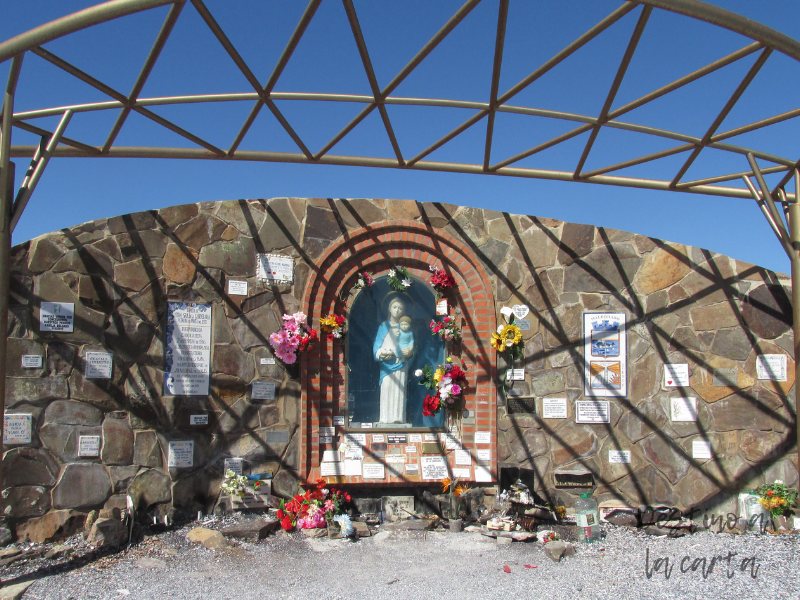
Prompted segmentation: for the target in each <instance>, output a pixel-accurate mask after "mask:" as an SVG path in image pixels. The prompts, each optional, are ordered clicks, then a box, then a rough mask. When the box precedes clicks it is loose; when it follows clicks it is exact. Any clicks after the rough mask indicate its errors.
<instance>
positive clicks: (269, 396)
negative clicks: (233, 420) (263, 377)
mask: <svg viewBox="0 0 800 600" xmlns="http://www.w3.org/2000/svg"><path fill="white" fill-rule="evenodd" d="M250 398H251V399H252V400H275V382H274V381H254V382H253V386H252V389H251V390H250Z"/></svg>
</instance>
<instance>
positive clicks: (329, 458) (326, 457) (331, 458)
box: [322, 450, 341, 462]
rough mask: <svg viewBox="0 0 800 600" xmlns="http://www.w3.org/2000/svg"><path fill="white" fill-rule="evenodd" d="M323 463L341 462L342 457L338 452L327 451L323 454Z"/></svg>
mask: <svg viewBox="0 0 800 600" xmlns="http://www.w3.org/2000/svg"><path fill="white" fill-rule="evenodd" d="M322 462H341V455H340V454H339V452H338V451H336V450H325V451H324V452H323V453H322Z"/></svg>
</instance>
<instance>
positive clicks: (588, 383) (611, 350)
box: [583, 312, 628, 398]
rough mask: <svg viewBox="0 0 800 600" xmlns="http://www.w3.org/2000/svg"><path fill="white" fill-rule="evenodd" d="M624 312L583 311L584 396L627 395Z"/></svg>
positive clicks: (626, 351)
mask: <svg viewBox="0 0 800 600" xmlns="http://www.w3.org/2000/svg"><path fill="white" fill-rule="evenodd" d="M625 323H626V320H625V313H612V312H605V313H583V356H584V362H585V366H584V371H585V373H584V381H585V394H586V395H587V396H616V397H618V398H624V397H625V396H627V395H628V372H627V371H628V346H627V342H626V335H625Z"/></svg>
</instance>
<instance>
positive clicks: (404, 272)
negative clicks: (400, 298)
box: [388, 265, 412, 292]
mask: <svg viewBox="0 0 800 600" xmlns="http://www.w3.org/2000/svg"><path fill="white" fill-rule="evenodd" d="M388 275H389V287H391V288H392V289H393V290H395V291H398V292H404V291H405V290H407V289H408V288H410V287H411V283H412V282H411V273H409V272H408V269H406V268H405V267H401V266H398V265H395V267H394V269H389V273H388Z"/></svg>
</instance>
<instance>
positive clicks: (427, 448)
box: [422, 442, 444, 454]
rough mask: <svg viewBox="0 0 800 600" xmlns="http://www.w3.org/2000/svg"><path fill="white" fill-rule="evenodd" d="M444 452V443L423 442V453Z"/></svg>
mask: <svg viewBox="0 0 800 600" xmlns="http://www.w3.org/2000/svg"><path fill="white" fill-rule="evenodd" d="M442 452H444V448H442V445H441V444H440V443H439V442H435V443H431V442H427V443H426V442H423V444H422V453H423V454H441V453H442Z"/></svg>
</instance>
